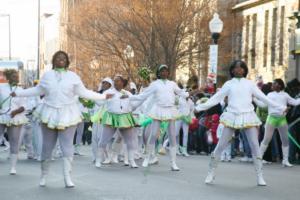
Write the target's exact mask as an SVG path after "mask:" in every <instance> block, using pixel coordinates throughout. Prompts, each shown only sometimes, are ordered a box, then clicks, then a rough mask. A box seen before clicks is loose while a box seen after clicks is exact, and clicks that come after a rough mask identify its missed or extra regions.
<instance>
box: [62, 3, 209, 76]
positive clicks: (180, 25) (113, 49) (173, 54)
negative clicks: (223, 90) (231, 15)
mask: <svg viewBox="0 0 300 200" xmlns="http://www.w3.org/2000/svg"><path fill="white" fill-rule="evenodd" d="M213 2H214V0H201V1H200V0H197V1H196V0H193V1H192V0H114V1H105V0H89V1H81V3H79V5H78V6H77V7H76V8H75V9H74V10H73V11H72V12H71V15H70V20H71V23H72V24H73V27H72V28H71V29H69V31H68V33H69V35H70V36H71V38H72V39H73V40H75V41H77V42H78V45H77V49H78V51H79V52H80V53H78V52H77V56H78V57H82V58H81V60H85V62H87V63H88V62H90V61H91V60H94V59H95V60H101V59H104V58H111V59H112V60H114V62H116V63H118V67H117V68H118V69H117V71H118V72H120V73H126V75H128V77H129V78H130V79H132V80H134V79H135V77H136V74H137V73H136V72H137V70H136V67H138V66H148V67H149V68H151V69H153V70H154V69H155V68H156V66H157V65H159V64H162V63H164V64H167V65H168V66H170V67H171V74H172V77H173V78H174V77H175V75H176V68H177V67H178V66H183V65H192V61H193V60H195V59H200V56H199V55H200V54H203V53H204V54H205V52H207V51H208V43H209V39H208V38H209V33H208V28H207V27H208V19H210V16H211V14H212V13H211V12H212V9H210V6H211V5H213ZM127 45H130V46H131V47H132V48H133V50H134V54H135V56H134V58H128V57H127V56H126V54H124V49H125V48H126V47H127ZM79 54H80V55H79ZM189 61H190V62H189ZM193 62H194V61H193ZM100 67H102V66H101V65H100ZM191 70H193V67H191Z"/></svg>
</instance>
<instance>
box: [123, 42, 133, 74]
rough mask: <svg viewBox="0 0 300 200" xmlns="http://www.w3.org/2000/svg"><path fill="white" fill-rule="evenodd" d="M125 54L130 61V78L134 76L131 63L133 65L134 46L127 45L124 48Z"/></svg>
mask: <svg viewBox="0 0 300 200" xmlns="http://www.w3.org/2000/svg"><path fill="white" fill-rule="evenodd" d="M124 55H125V58H126V60H128V63H129V73H130V74H129V76H130V78H132V77H131V67H132V66H131V65H132V60H133V58H134V51H133V48H132V46H130V45H127V47H126V49H125V50H124Z"/></svg>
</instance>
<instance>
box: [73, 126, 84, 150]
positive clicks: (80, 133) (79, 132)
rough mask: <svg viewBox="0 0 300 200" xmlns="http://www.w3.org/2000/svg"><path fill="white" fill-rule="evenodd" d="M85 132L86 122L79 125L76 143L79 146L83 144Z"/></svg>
mask: <svg viewBox="0 0 300 200" xmlns="http://www.w3.org/2000/svg"><path fill="white" fill-rule="evenodd" d="M83 131H84V122H80V123H79V124H77V128H76V139H75V143H76V144H78V145H79V144H81V140H82V136H83Z"/></svg>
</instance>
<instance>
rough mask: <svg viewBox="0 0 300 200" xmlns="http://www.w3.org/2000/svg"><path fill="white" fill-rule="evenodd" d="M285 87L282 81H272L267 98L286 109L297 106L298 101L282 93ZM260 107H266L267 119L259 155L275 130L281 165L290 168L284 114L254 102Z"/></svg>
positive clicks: (299, 102)
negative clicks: (278, 139) (280, 144)
mask: <svg viewBox="0 0 300 200" xmlns="http://www.w3.org/2000/svg"><path fill="white" fill-rule="evenodd" d="M284 88H285V85H284V82H283V80H282V79H275V80H274V81H273V85H272V89H273V90H274V91H273V92H270V93H269V94H268V95H267V97H268V98H270V99H271V100H272V101H274V102H276V103H278V104H280V105H282V106H284V107H285V108H287V105H293V106H298V105H299V104H300V99H293V98H292V97H290V95H289V94H288V93H286V92H284V91H283V90H284ZM255 103H257V104H258V106H260V107H268V118H267V121H266V125H265V135H264V139H263V141H262V142H261V144H260V151H261V155H262V156H263V155H264V153H265V151H266V149H267V148H268V145H269V143H270V141H271V139H272V137H273V134H274V131H275V129H277V130H278V132H279V135H280V138H281V143H282V155H283V156H282V157H283V159H282V165H283V166H284V167H292V165H291V164H290V163H289V139H288V123H287V120H286V116H285V113H284V114H283V113H282V112H281V111H280V110H278V108H276V107H274V106H272V105H266V104H264V103H263V102H260V101H257V100H256V101H255Z"/></svg>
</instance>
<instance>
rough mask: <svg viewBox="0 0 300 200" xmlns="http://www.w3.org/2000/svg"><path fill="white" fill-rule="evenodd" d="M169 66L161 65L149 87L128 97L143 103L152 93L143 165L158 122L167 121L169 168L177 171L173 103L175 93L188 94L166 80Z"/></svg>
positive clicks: (151, 145)
mask: <svg viewBox="0 0 300 200" xmlns="http://www.w3.org/2000/svg"><path fill="white" fill-rule="evenodd" d="M168 76H169V68H168V66H167V65H161V66H160V67H159V68H158V70H157V78H158V79H157V80H156V81H154V82H152V83H151V84H150V85H149V87H148V88H147V89H146V90H145V91H144V92H142V93H141V94H139V95H134V96H132V97H130V100H131V101H132V103H133V104H136V102H140V103H143V102H144V101H145V100H146V99H147V98H149V97H152V95H153V106H152V107H151V110H150V111H149V112H148V116H149V117H151V118H152V119H153V122H152V124H151V132H150V133H149V135H147V136H146V141H147V144H146V148H147V153H148V154H147V155H146V157H145V159H144V162H143V167H147V166H148V164H149V160H150V154H151V152H153V151H154V148H155V141H156V139H157V134H158V133H159V129H160V123H161V122H162V121H167V122H168V124H169V126H168V134H169V140H170V148H169V150H170V157H171V170H172V171H179V168H178V167H177V165H176V145H177V144H176V132H175V120H176V119H177V118H178V117H179V113H178V110H177V108H176V105H175V97H176V94H177V95H179V96H182V97H184V98H186V97H188V96H189V94H188V93H187V92H184V91H183V90H181V89H180V88H179V87H178V86H177V84H176V83H175V82H174V81H170V80H168Z"/></svg>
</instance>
